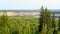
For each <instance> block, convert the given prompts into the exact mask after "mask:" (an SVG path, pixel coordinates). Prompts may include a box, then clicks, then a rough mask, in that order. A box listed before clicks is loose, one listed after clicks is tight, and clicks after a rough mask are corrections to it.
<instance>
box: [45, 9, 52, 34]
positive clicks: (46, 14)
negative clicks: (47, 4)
mask: <svg viewBox="0 0 60 34" xmlns="http://www.w3.org/2000/svg"><path fill="white" fill-rule="evenodd" d="M45 21H46V25H47V34H51V31H50V29H51V26H52V24H51V12H50V11H49V10H48V9H47V8H45Z"/></svg>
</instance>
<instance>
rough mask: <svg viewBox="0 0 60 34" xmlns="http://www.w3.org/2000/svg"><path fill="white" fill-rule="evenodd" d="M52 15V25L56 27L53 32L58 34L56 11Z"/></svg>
mask: <svg viewBox="0 0 60 34" xmlns="http://www.w3.org/2000/svg"><path fill="white" fill-rule="evenodd" d="M52 15H53V17H52V27H53V28H54V30H53V34H57V30H56V23H55V15H54V13H53V14H52Z"/></svg>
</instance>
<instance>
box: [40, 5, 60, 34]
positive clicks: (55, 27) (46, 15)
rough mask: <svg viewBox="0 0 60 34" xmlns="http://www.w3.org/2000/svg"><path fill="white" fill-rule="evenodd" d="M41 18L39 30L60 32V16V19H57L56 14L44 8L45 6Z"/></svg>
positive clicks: (43, 32) (44, 32)
mask: <svg viewBox="0 0 60 34" xmlns="http://www.w3.org/2000/svg"><path fill="white" fill-rule="evenodd" d="M51 14H52V15H51ZM51 16H52V17H51ZM39 20H40V21H39V23H40V25H39V32H40V33H41V34H60V33H58V31H60V17H59V20H56V19H55V14H54V13H51V11H50V10H48V9H47V8H45V9H44V8H43V6H42V8H41V12H40V18H39ZM56 21H58V22H56Z"/></svg>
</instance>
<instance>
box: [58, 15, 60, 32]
mask: <svg viewBox="0 0 60 34" xmlns="http://www.w3.org/2000/svg"><path fill="white" fill-rule="evenodd" d="M58 30H59V31H60V16H59V20H58Z"/></svg>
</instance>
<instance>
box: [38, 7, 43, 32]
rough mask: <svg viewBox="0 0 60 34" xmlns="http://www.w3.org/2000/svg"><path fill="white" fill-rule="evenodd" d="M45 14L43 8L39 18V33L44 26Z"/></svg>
mask: <svg viewBox="0 0 60 34" xmlns="http://www.w3.org/2000/svg"><path fill="white" fill-rule="evenodd" d="M43 13H44V9H43V6H42V8H41V12H40V18H39V20H40V21H39V32H41V31H42V27H43V26H42V25H43Z"/></svg>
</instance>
